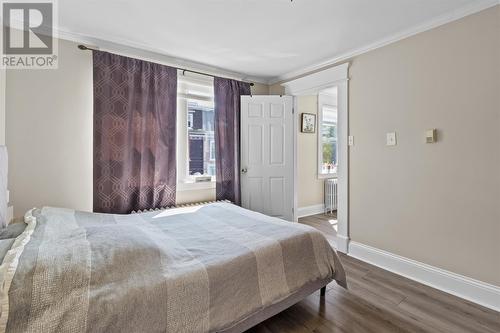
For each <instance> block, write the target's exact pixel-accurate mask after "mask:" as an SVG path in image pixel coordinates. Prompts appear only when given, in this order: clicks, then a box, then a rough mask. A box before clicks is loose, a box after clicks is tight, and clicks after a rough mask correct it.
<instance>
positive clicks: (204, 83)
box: [176, 72, 215, 191]
mask: <svg viewBox="0 0 500 333" xmlns="http://www.w3.org/2000/svg"><path fill="white" fill-rule="evenodd" d="M177 80H178V82H177V85H178V88H177V136H176V139H177V143H176V145H177V147H176V151H177V153H176V157H177V190H178V191H195V190H204V189H215V176H213V177H212V181H210V182H200V183H196V182H195V181H194V179H193V177H191V176H189V142H188V140H189V134H188V133H189V127H188V101H189V100H197V101H201V102H213V100H214V97H213V95H210V92H213V78H211V77H206V76H198V75H188V74H187V73H186V74H184V75H183V74H182V72H181V73H179V74H178V79H177ZM193 86H196V87H197V90H200V91H201V92H203V95H196V94H192V93H191V92H190V89H189V88H190V87H193ZM205 92H206V93H207V94H205Z"/></svg>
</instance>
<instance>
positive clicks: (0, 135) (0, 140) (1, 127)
mask: <svg viewBox="0 0 500 333" xmlns="http://www.w3.org/2000/svg"><path fill="white" fill-rule="evenodd" d="M0 145H5V69H2V68H0Z"/></svg>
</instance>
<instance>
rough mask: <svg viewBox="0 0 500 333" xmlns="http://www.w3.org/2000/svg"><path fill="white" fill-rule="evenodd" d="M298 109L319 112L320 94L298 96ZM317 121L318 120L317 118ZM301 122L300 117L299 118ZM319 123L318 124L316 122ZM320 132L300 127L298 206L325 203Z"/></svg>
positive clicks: (298, 139)
mask: <svg viewBox="0 0 500 333" xmlns="http://www.w3.org/2000/svg"><path fill="white" fill-rule="evenodd" d="M297 109H298V114H299V118H300V114H301V113H313V114H316V115H317V114H318V96H317V95H315V96H299V97H297ZM316 121H317V120H316ZM299 123H300V119H299ZM316 125H317V124H316ZM317 145H318V134H317V131H316V133H314V134H313V133H302V132H300V128H299V129H298V137H297V172H298V178H299V179H298V185H297V187H298V207H299V208H303V207H308V206H314V205H321V204H323V180H322V179H318V149H317Z"/></svg>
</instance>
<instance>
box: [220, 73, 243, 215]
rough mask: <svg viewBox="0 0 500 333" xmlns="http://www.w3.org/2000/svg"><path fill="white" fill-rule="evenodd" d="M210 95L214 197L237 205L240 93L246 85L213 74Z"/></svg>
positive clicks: (239, 194) (238, 199) (238, 201)
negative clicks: (212, 102)
mask: <svg viewBox="0 0 500 333" xmlns="http://www.w3.org/2000/svg"><path fill="white" fill-rule="evenodd" d="M214 95H215V153H216V156H215V165H216V181H217V183H216V197H217V200H230V201H232V202H233V203H235V204H237V205H240V204H241V189H240V96H241V95H250V84H249V83H245V82H240V81H235V80H229V79H223V78H218V77H216V78H215V79H214Z"/></svg>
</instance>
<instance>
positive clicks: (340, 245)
mask: <svg viewBox="0 0 500 333" xmlns="http://www.w3.org/2000/svg"><path fill="white" fill-rule="evenodd" d="M335 243H336V244H337V247H336V249H337V251H339V252H342V253H347V252H348V250H349V238H348V237H345V236H342V235H339V234H337V235H336V236H335Z"/></svg>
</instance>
